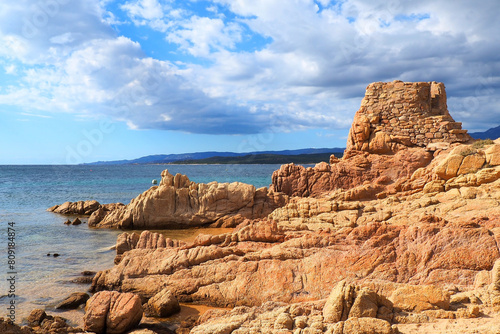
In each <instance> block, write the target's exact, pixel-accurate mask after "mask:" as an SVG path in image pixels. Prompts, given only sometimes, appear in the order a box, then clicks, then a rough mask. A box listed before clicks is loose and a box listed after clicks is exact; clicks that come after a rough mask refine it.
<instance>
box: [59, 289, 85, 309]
mask: <svg viewBox="0 0 500 334" xmlns="http://www.w3.org/2000/svg"><path fill="white" fill-rule="evenodd" d="M89 298H90V297H89V295H88V294H86V293H85V292H74V293H72V294H71V295H69V296H68V297H67V298H66V299H64V300H63V301H62V302H60V303H59V304H57V306H56V309H57V310H74V309H77V308H78V307H79V306H80V305H82V304H85V303H86V302H87V300H88V299H89Z"/></svg>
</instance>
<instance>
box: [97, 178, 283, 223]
mask: <svg viewBox="0 0 500 334" xmlns="http://www.w3.org/2000/svg"><path fill="white" fill-rule="evenodd" d="M286 200H287V196H285V195H283V194H281V193H276V192H274V191H271V190H267V188H265V187H264V188H259V189H255V187H254V186H252V185H248V184H243V183H239V182H234V183H217V182H211V183H208V184H204V183H195V182H191V181H190V180H189V179H188V177H187V176H185V175H181V174H177V175H175V176H173V175H171V174H170V173H169V172H168V171H167V170H165V171H163V173H162V180H161V182H160V185H159V186H154V187H151V188H150V189H149V190H147V191H146V192H144V193H143V194H141V195H139V196H138V197H137V198H135V199H133V200H132V201H131V202H130V204H128V205H126V206H125V207H122V208H119V209H116V210H113V211H111V212H109V213H108V214H106V215H105V216H103V218H102V219H101V220H99V219H97V218H98V217H97V216H99V218H100V217H101V215H100V214H96V215H95V217H91V218H93V219H92V220H89V226H92V227H110V228H123V229H132V228H139V229H146V228H167V227H170V228H182V227H193V226H201V225H209V224H215V225H216V226H234V225H236V224H238V223H240V222H242V221H243V220H244V219H246V218H249V219H255V218H264V217H266V216H267V215H268V214H269V213H271V212H272V211H273V210H274V209H276V208H277V207H280V206H283V205H284V204H285V203H286Z"/></svg>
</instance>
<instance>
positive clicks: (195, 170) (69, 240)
mask: <svg viewBox="0 0 500 334" xmlns="http://www.w3.org/2000/svg"><path fill="white" fill-rule="evenodd" d="M279 167H280V165H67V166H66V165H43V166H35V165H26V166H21V165H15V166H6V165H0V240H1V241H0V245H2V247H1V248H0V259H1V261H0V317H4V318H6V317H10V318H11V319H12V318H15V322H16V323H19V324H23V323H26V318H27V316H28V315H29V313H30V311H31V310H33V309H35V308H42V309H45V310H46V312H48V313H49V314H54V315H61V316H63V317H64V318H66V319H68V321H69V322H70V323H71V324H73V325H81V317H82V315H83V310H81V309H80V310H77V311H66V312H58V311H57V310H56V309H55V306H56V305H57V304H58V303H59V302H60V301H62V300H63V299H64V298H65V297H67V296H69V295H70V294H71V293H73V292H86V291H87V290H88V288H89V285H81V284H76V283H73V282H71V281H72V280H74V279H76V278H78V277H80V276H81V273H82V272H83V271H94V272H95V271H99V270H104V269H107V268H111V267H112V266H113V265H114V264H113V260H114V256H115V251H114V250H113V246H114V245H115V242H116V238H117V236H118V235H119V234H120V233H122V232H123V231H119V230H107V229H90V228H89V227H88V226H87V224H82V225H78V226H72V225H71V226H67V225H65V224H64V222H65V221H66V220H67V219H68V217H67V216H63V215H60V214H55V213H52V212H48V211H46V210H47V208H49V207H51V206H53V205H56V204H61V203H64V202H66V201H71V202H74V201H80V200H97V201H98V202H99V203H101V204H104V203H116V202H121V203H124V204H127V203H129V202H130V200H131V199H133V198H135V197H136V196H137V195H139V194H140V193H142V192H144V191H146V190H147V189H148V188H150V187H151V186H152V181H153V180H158V182H159V181H160V180H161V172H162V171H163V170H165V169H168V170H169V172H170V173H171V174H173V175H175V174H176V173H181V174H185V175H187V176H188V177H189V179H190V180H191V181H195V182H203V183H208V182H211V181H218V182H235V181H238V182H244V183H248V184H252V185H254V186H255V187H257V188H259V187H263V186H269V185H270V184H271V175H272V172H273V171H274V170H276V169H278V168H279ZM70 218H71V219H74V217H70ZM209 232H210V231H209ZM167 233H168V231H167ZM199 233H204V230H203V229H190V230H181V231H171V237H172V238H177V239H184V240H191V239H193V238H194V237H195V236H196V235H197V234H199ZM54 254H59V256H57V257H54ZM58 313H60V314H58Z"/></svg>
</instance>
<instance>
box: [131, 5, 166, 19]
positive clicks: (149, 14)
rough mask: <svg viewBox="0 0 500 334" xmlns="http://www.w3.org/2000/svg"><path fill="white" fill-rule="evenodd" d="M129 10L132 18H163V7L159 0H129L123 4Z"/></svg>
mask: <svg viewBox="0 0 500 334" xmlns="http://www.w3.org/2000/svg"><path fill="white" fill-rule="evenodd" d="M121 8H122V9H123V10H125V11H127V13H128V15H129V16H130V17H131V18H141V19H145V20H154V19H161V18H162V17H163V15H164V14H163V8H162V6H161V5H160V4H159V3H158V1H157V0H138V1H133V2H127V3H125V4H124V5H122V6H121Z"/></svg>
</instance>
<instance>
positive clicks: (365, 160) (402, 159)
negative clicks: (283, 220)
mask: <svg viewBox="0 0 500 334" xmlns="http://www.w3.org/2000/svg"><path fill="white" fill-rule="evenodd" d="M352 153H353V152H351V154H352ZM431 160H432V154H431V153H430V152H428V151H426V150H425V149H423V148H410V149H407V150H402V151H399V152H397V153H396V154H394V155H376V154H369V153H368V152H357V154H354V155H348V154H347V153H346V155H345V156H344V157H343V158H342V159H340V160H338V161H337V162H336V163H334V164H332V165H329V164H327V163H326V162H322V163H319V164H317V165H316V166H315V167H314V168H312V167H308V168H305V167H303V166H296V165H294V164H289V165H283V166H281V168H280V169H279V170H277V171H275V172H274V173H273V176H272V182H273V185H272V189H274V190H275V191H280V192H283V193H285V194H287V195H290V196H301V197H307V196H318V195H320V194H323V193H325V192H328V191H331V190H336V189H342V190H348V189H352V188H354V187H358V186H363V185H367V186H366V187H364V189H362V191H358V192H357V193H354V192H352V194H351V196H352V197H353V199H365V198H376V197H375V196H376V195H377V194H378V193H380V192H383V191H385V190H386V189H387V188H389V189H392V188H394V187H395V186H396V185H397V184H396V181H398V180H400V182H401V180H404V179H408V178H410V177H411V175H412V174H413V173H414V172H415V171H416V170H417V169H418V168H421V167H425V166H427V165H428V164H429V163H430V161H431Z"/></svg>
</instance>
